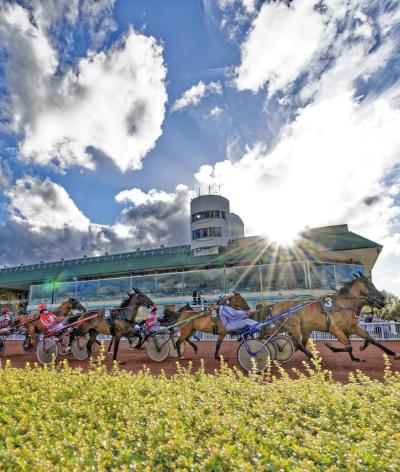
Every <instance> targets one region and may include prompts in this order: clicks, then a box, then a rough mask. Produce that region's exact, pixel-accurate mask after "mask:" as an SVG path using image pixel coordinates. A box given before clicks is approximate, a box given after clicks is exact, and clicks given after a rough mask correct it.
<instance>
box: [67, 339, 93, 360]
mask: <svg viewBox="0 0 400 472" xmlns="http://www.w3.org/2000/svg"><path fill="white" fill-rule="evenodd" d="M88 342H89V335H88V334H86V335H85V336H76V338H74V340H73V341H72V344H71V352H72V355H73V356H74V357H75V359H76V360H77V361H84V360H85V359H87V358H88V357H89V353H88V350H87V343H88Z"/></svg>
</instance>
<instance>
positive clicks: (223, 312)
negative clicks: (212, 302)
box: [216, 295, 258, 331]
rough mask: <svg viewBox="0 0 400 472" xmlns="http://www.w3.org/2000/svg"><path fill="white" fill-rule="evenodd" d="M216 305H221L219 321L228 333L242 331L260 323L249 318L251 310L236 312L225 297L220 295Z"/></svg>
mask: <svg viewBox="0 0 400 472" xmlns="http://www.w3.org/2000/svg"><path fill="white" fill-rule="evenodd" d="M216 303H217V305H219V319H220V320H221V323H222V324H223V325H224V326H225V328H226V330H227V331H240V330H242V329H244V328H248V327H250V326H255V325H256V324H258V321H255V320H251V319H250V318H249V315H250V310H247V311H244V310H235V309H234V308H232V307H230V306H229V300H228V299H227V298H226V296H225V295H220V296H219V297H218V298H217V300H216Z"/></svg>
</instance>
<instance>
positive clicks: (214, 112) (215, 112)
mask: <svg viewBox="0 0 400 472" xmlns="http://www.w3.org/2000/svg"><path fill="white" fill-rule="evenodd" d="M222 111H223V110H222V108H221V107H219V106H215V107H214V108H212V110H211V111H210V113H209V115H208V116H210V117H211V118H217V116H219V115H220V114H221V113H222Z"/></svg>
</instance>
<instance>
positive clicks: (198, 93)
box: [171, 80, 222, 112]
mask: <svg viewBox="0 0 400 472" xmlns="http://www.w3.org/2000/svg"><path fill="white" fill-rule="evenodd" d="M209 94H216V95H221V94H222V87H221V83H220V82H209V83H208V84H205V83H204V82H203V81H202V80H200V82H199V83H198V84H196V85H193V87H191V88H190V89H189V90H186V91H185V92H184V93H183V94H182V96H181V97H180V98H178V100H176V101H175V103H174V104H173V105H172V108H171V111H172V112H174V111H178V110H182V109H183V108H186V107H188V106H196V105H198V104H199V103H200V100H201V99H202V98H203V97H205V96H206V95H209Z"/></svg>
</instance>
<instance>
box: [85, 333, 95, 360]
mask: <svg viewBox="0 0 400 472" xmlns="http://www.w3.org/2000/svg"><path fill="white" fill-rule="evenodd" d="M89 336H90V337H89V341H88V343H87V345H86V349H87V352H88V354H89V356H90V355H91V354H92V349H93V344H94V343H95V342H96V336H97V331H96V330H95V329H90V330H89Z"/></svg>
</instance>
